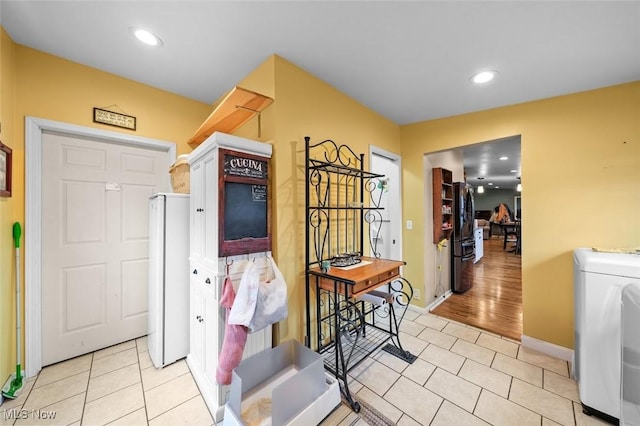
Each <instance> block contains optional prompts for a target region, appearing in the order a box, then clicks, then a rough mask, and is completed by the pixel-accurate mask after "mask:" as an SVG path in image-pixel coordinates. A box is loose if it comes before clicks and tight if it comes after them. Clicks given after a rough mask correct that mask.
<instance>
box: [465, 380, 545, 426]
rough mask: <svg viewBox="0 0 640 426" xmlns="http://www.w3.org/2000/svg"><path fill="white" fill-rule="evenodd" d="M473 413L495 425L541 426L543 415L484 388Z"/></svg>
mask: <svg viewBox="0 0 640 426" xmlns="http://www.w3.org/2000/svg"><path fill="white" fill-rule="evenodd" d="M473 414H475V415H476V416H477V417H480V418H481V419H482V420H484V421H486V422H487V423H489V424H492V425H495V426H513V425H518V426H540V423H541V422H542V417H541V416H540V414H537V413H534V412H533V411H531V410H528V409H526V408H524V407H521V406H520V405H518V404H515V403H513V402H511V401H508V400H506V399H504V398H501V397H499V396H498V395H496V394H494V393H491V392H489V391H487V390H484V389H483V390H482V392H481V393H480V398H479V399H478V405H476V409H475V410H474V412H473Z"/></svg>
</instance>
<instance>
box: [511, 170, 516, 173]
mask: <svg viewBox="0 0 640 426" xmlns="http://www.w3.org/2000/svg"><path fill="white" fill-rule="evenodd" d="M509 171H510V172H511V173H518V171H517V170H509Z"/></svg>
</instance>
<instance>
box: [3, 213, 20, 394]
mask: <svg viewBox="0 0 640 426" xmlns="http://www.w3.org/2000/svg"><path fill="white" fill-rule="evenodd" d="M21 235H22V229H21V228H20V223H18V222H16V223H14V224H13V245H14V247H15V249H16V351H17V356H16V372H15V374H13V373H12V374H11V376H9V379H8V380H7V382H6V383H5V384H4V386H3V387H2V396H4V397H5V398H9V399H14V398H17V397H18V395H20V392H22V385H23V383H22V365H21V361H22V355H21V353H20V349H21V348H20V346H21V342H20V337H21V336H20V333H21V327H20V323H21V318H20V236H21Z"/></svg>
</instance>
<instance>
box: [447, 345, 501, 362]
mask: <svg viewBox="0 0 640 426" xmlns="http://www.w3.org/2000/svg"><path fill="white" fill-rule="evenodd" d="M451 352H453V353H456V354H458V355H462V356H463V357H465V358H469V359H472V360H474V361H477V362H479V363H480V364H484V365H491V363H492V362H493V358H494V357H495V355H496V353H495V352H494V351H492V350H491V349H487V348H485V347H482V346H479V345H476V344H475V343H471V342H468V341H466V340H462V339H458V340H457V341H456V343H454V345H453V347H452V348H451Z"/></svg>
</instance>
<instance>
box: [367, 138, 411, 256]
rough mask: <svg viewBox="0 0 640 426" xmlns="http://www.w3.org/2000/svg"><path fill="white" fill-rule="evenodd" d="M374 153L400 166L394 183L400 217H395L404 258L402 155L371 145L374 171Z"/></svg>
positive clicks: (370, 165)
mask: <svg viewBox="0 0 640 426" xmlns="http://www.w3.org/2000/svg"><path fill="white" fill-rule="evenodd" d="M374 155H377V156H379V157H385V158H387V159H389V160H391V161H392V162H393V163H395V165H396V166H397V167H398V182H397V184H395V183H394V184H393V189H396V188H397V190H398V200H399V204H398V205H399V208H398V217H395V218H393V219H395V220H397V224H395V225H396V226H397V232H398V252H399V253H398V254H399V259H402V258H403V257H402V157H401V156H400V155H398V154H396V153H393V152H391V151H387V150H385V149H382V148H379V147H377V146H375V145H369V171H371V172H374V173H375V170H373V169H372V166H373V156H374ZM391 223H393V222H391Z"/></svg>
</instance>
